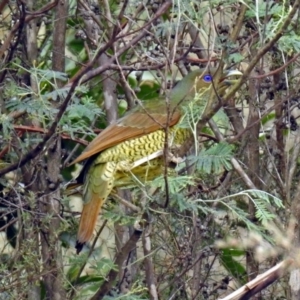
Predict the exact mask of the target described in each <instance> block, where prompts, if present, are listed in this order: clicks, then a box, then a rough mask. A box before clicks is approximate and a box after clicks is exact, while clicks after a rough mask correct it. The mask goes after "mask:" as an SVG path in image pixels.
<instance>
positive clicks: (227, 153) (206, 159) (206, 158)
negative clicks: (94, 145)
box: [192, 143, 233, 174]
mask: <svg viewBox="0 0 300 300" xmlns="http://www.w3.org/2000/svg"><path fill="white" fill-rule="evenodd" d="M232 152H233V146H232V145H229V144H227V143H218V144H215V145H213V146H212V147H210V148H208V149H204V150H202V151H201V152H200V154H199V155H198V156H196V157H194V158H193V159H192V163H196V167H197V169H198V170H199V171H201V172H204V173H207V174H211V173H212V172H214V173H220V172H221V171H222V170H224V169H226V170H231V169H232V166H231V162H230V160H231V158H232V154H233V153H232Z"/></svg>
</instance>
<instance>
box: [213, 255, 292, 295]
mask: <svg viewBox="0 0 300 300" xmlns="http://www.w3.org/2000/svg"><path fill="white" fill-rule="evenodd" d="M292 263H293V260H292V259H286V260H284V261H282V262H281V263H279V264H277V265H276V266H274V267H273V268H271V269H270V270H268V271H267V272H265V273H263V274H261V275H258V276H257V277H256V278H254V279H253V280H251V281H250V282H248V283H246V284H245V285H243V286H242V287H241V288H239V289H238V290H236V291H235V292H233V293H231V294H230V295H228V296H226V297H225V298H219V300H232V299H240V300H242V299H243V300H247V299H250V298H249V297H251V296H253V295H255V294H256V293H258V292H260V291H261V290H263V289H264V288H266V287H267V286H269V285H270V284H272V283H273V282H274V281H275V280H277V279H279V278H280V277H281V276H283V275H284V273H285V271H286V270H287V269H288V268H289V267H290V266H291V264H292Z"/></svg>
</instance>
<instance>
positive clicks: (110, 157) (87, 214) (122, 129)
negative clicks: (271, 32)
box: [73, 69, 237, 252]
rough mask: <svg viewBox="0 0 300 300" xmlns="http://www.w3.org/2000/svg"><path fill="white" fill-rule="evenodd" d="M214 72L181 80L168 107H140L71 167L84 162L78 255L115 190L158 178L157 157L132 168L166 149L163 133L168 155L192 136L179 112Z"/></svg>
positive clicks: (152, 102)
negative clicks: (182, 121) (109, 196)
mask: <svg viewBox="0 0 300 300" xmlns="http://www.w3.org/2000/svg"><path fill="white" fill-rule="evenodd" d="M215 71H216V70H215V69H213V70H211V71H210V72H209V71H204V70H203V69H201V70H200V69H199V70H196V71H193V72H191V73H190V74H188V75H187V76H186V77H184V79H182V80H181V81H180V82H179V83H178V84H177V85H176V86H175V87H174V88H173V90H172V91H171V93H170V105H169V107H168V106H167V105H166V101H165V99H156V100H153V99H152V100H148V101H145V102H143V106H142V107H141V106H138V107H136V108H135V109H134V110H132V111H130V112H129V113H127V114H126V115H125V116H124V117H123V118H121V119H119V120H118V121H117V122H116V123H115V124H112V125H110V126H108V127H107V128H106V129H105V130H103V131H102V132H101V133H100V134H99V135H98V136H97V137H96V138H95V139H94V140H93V141H92V142H91V143H90V144H89V146H88V147H87V148H86V149H85V151H84V152H83V153H82V154H81V155H80V156H79V157H78V158H77V159H76V160H75V161H74V162H73V163H77V162H80V161H82V160H84V159H88V160H87V162H86V164H85V166H84V168H83V170H82V172H81V174H80V175H79V177H78V179H77V182H78V183H79V184H84V188H83V201H84V207H83V212H82V215H81V220H80V225H79V230H78V235H77V245H76V248H77V252H79V251H80V250H81V248H82V246H83V244H84V243H85V242H87V241H88V240H90V238H91V236H92V234H93V230H94V228H95V225H96V221H97V216H98V214H99V212H100V209H101V207H102V205H103V203H104V201H105V199H106V198H107V197H108V195H109V194H110V192H111V190H112V189H113V188H114V187H122V186H131V185H134V184H135V183H136V182H138V181H142V182H144V181H149V180H153V179H154V178H155V177H157V176H159V175H160V174H162V172H163V168H164V166H163V160H162V158H161V157H155V158H154V159H152V160H150V161H146V162H144V163H142V164H141V165H139V166H137V167H135V168H133V164H134V163H135V162H137V161H139V160H140V159H143V158H145V157H147V156H149V155H155V154H156V153H158V154H159V153H160V152H159V151H162V150H163V149H164V145H165V128H168V147H169V149H172V148H174V147H180V146H181V145H182V144H183V143H184V142H185V141H186V140H187V139H188V137H189V136H190V135H191V131H190V130H189V129H187V128H186V129H184V128H181V127H180V126H178V125H177V124H179V123H180V119H181V117H182V111H181V106H182V104H183V103H184V102H185V101H187V100H189V99H191V98H193V97H194V94H195V89H196V90H197V92H198V91H199V89H202V92H204V93H206V92H208V91H209V87H210V86H211V78H212V76H213V74H214V72H215ZM229 75H232V74H229ZM235 75H237V73H236V74H235ZM160 156H161V155H160Z"/></svg>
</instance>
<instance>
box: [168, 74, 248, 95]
mask: <svg viewBox="0 0 300 300" xmlns="http://www.w3.org/2000/svg"><path fill="white" fill-rule="evenodd" d="M216 73H217V68H202V69H197V70H194V71H192V72H190V73H189V74H188V75H186V76H185V77H184V78H183V79H182V80H181V81H180V82H179V83H178V84H177V85H176V86H175V87H174V88H173V90H172V92H171V99H172V97H173V98H174V99H176V100H179V101H181V100H183V99H186V98H191V97H194V96H195V94H197V93H200V94H202V93H204V92H207V91H209V90H210V88H211V87H212V88H214V90H215V91H216V93H217V94H218V95H222V94H223V93H224V92H225V90H226V89H227V88H228V87H229V86H230V85H232V84H234V83H236V82H237V79H236V77H239V76H242V75H243V73H242V72H240V71H238V70H224V71H223V72H222V74H221V76H220V79H218V80H216V79H215V75H216Z"/></svg>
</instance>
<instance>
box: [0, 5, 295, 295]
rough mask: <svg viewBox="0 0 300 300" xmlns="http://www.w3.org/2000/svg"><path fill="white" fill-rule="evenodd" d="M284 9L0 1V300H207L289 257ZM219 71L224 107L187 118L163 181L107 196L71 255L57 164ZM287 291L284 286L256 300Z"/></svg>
mask: <svg viewBox="0 0 300 300" xmlns="http://www.w3.org/2000/svg"><path fill="white" fill-rule="evenodd" d="M298 10H299V1H282V2H281V1H261V2H260V1H230V0H227V1H222V2H220V1H159V0H151V1H135V0H131V1H107V0H103V1H99V2H93V1H77V2H76V1H71V0H70V1H69V3H68V1H54V2H50V3H47V2H46V1H37V2H36V3H35V2H33V1H28V3H27V5H25V4H24V2H22V1H15V2H14V1H3V3H1V4H0V11H1V13H2V22H1V25H0V26H1V28H0V34H1V39H2V40H3V42H2V44H1V48H0V57H2V62H1V70H0V89H1V95H0V109H1V115H0V122H1V125H0V126H1V134H0V139H1V140H0V141H1V149H0V174H1V178H0V184H1V198H0V206H1V218H0V227H1V231H2V236H3V243H2V244H1V249H2V251H1V257H0V258H1V262H0V268H1V273H3V274H5V276H3V277H2V278H1V287H0V292H1V297H10V298H16V299H17V298H20V297H21V298H26V297H27V298H33V299H44V298H48V299H65V298H70V299H74V297H77V298H78V299H86V298H91V297H92V295H93V294H94V293H96V294H95V295H94V298H93V299H102V298H103V297H106V299H118V298H124V299H149V298H151V299H156V298H157V297H158V296H159V297H160V298H161V299H202V298H205V299H215V298H217V297H218V296H220V297H221V296H222V295H225V294H228V293H229V292H230V290H231V289H235V288H236V287H238V286H239V285H241V284H244V283H246V282H247V281H248V280H250V279H251V278H253V277H255V276H256V275H257V274H258V273H259V272H261V271H263V270H264V269H266V268H268V267H270V266H271V265H272V264H273V263H274V262H276V261H278V260H279V258H280V257H281V256H283V255H286V256H288V255H289V256H292V257H293V251H292V250H295V249H296V248H295V247H296V243H295V240H297V237H298V235H299V232H298V229H297V227H293V224H294V223H293V218H295V219H298V218H299V216H298V209H297V207H298V204H297V199H298V198H299V197H298V196H299V190H298V186H300V185H299V166H298V156H299V151H300V148H299V142H300V141H299V136H300V135H299V132H298V131H299V129H298V122H297V119H298V115H299V113H298V109H299V103H298V102H299V101H298V98H299V82H298V81H299V76H298V71H297V64H298V57H299V55H298V52H299V48H300V47H299V39H300V34H299V25H298V19H297V13H298ZM225 64H226V66H227V68H239V69H240V70H241V71H243V73H244V76H243V77H242V78H241V79H240V81H239V82H238V83H237V84H236V85H235V86H234V87H233V88H232V89H230V90H229V91H228V92H227V93H226V95H225V96H224V97H223V98H219V99H214V102H213V103H211V102H208V104H206V105H204V106H203V104H202V105H201V106H199V105H197V104H196V103H197V102H196V101H195V102H191V104H190V106H189V107H187V111H186V113H187V114H188V115H189V117H188V118H187V119H186V123H185V126H190V127H191V128H192V130H193V133H194V139H193V141H192V143H191V144H192V146H193V147H192V148H193V149H194V151H190V152H188V153H187V154H186V155H185V156H186V157H185V161H184V162H183V163H180V164H179V165H178V166H177V168H176V171H177V175H176V176H174V174H173V173H172V174H168V173H167V172H166V174H163V175H162V176H160V177H158V178H156V179H155V180H154V181H153V182H151V183H149V184H148V185H143V184H140V185H138V186H137V187H135V188H131V189H130V191H129V193H127V192H123V193H122V194H121V197H120V196H117V195H115V196H112V197H111V199H109V201H108V202H107V204H106V209H105V211H104V212H103V214H102V220H105V221H104V223H103V226H99V228H98V229H99V230H98V233H99V234H100V233H101V232H102V236H101V243H98V244H95V243H91V244H89V245H87V248H86V250H85V251H84V253H83V254H82V255H80V256H75V255H74V251H73V246H74V242H75V235H76V229H77V226H78V209H77V208H75V209H74V207H73V206H72V205H73V204H72V203H73V202H72V201H71V200H70V197H67V195H66V193H65V183H66V182H67V181H68V180H70V179H71V178H72V176H73V172H74V167H72V168H67V167H66V166H67V164H68V162H70V161H71V159H72V158H73V157H75V156H76V155H78V154H79V153H80V152H81V151H82V150H83V149H84V146H85V145H86V144H87V143H88V142H89V141H90V140H91V139H92V138H93V137H94V136H95V134H96V133H97V132H98V131H99V130H101V129H103V128H105V127H106V126H107V124H108V123H109V122H112V121H114V120H115V119H116V118H117V117H119V116H121V115H122V114H124V112H125V111H127V110H129V109H131V108H132V107H133V106H134V105H135V102H136V99H140V100H145V99H150V100H151V99H153V98H155V97H157V96H158V95H168V90H169V88H170V87H172V86H173V85H174V82H175V81H176V78H180V77H181V76H184V75H185V74H187V73H188V72H189V71H190V70H192V69H193V68H195V67H198V66H200V67H203V66H207V65H209V66H215V65H220V66H221V67H223V66H224V65H225ZM195 112H197V114H195ZM208 121H209V122H208ZM9 172H10V173H9ZM126 200H127V201H130V203H129V204H128V203H127V202H126ZM166 202H168V206H167V207H166V208H165V207H164V204H165V203H166ZM120 203H121V204H120ZM142 217H143V218H144V219H146V220H147V223H148V225H147V226H146V228H144V233H143V235H142V236H139V235H138V234H137V232H136V231H134V230H133V225H134V223H135V221H136V220H137V219H141V218H142ZM104 225H105V226H104ZM104 228H105V229H104ZM284 228H288V231H287V232H288V234H286V230H285V229H284ZM103 232H104V233H105V232H106V234H104V233H103ZM246 236H248V238H247V239H246V238H245V237H246ZM97 237H98V235H97ZM295 237H296V238H295ZM115 239H116V242H114V240H115ZM138 240H141V242H139V243H138ZM217 240H222V242H219V243H218V244H216V241H217ZM111 241H113V243H112V244H109V242H111ZM150 245H151V246H150ZM216 245H219V246H220V247H216ZM126 246H127V248H126ZM122 247H123V248H122ZM149 247H150V248H149ZM106 248H107V249H108V250H107V251H106V250H105V249H106ZM291 249H292V250H291ZM125 250H126V251H127V252H126V251H125ZM266 253H267V254H266ZM114 256H115V259H114ZM293 258H294V257H293ZM87 265H88V267H87ZM87 270H88V271H87ZM107 278H108V279H109V280H108V281H107V280H106V279H107ZM96 291H97V292H96ZM289 291H290V287H289V286H288V285H287V284H286V283H285V281H284V280H283V281H282V283H281V284H277V285H273V286H271V287H269V288H268V289H266V290H264V291H263V293H264V294H263V296H264V298H265V299H275V296H274V295H278V293H279V295H286V294H289ZM101 297H102V298H101Z"/></svg>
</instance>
